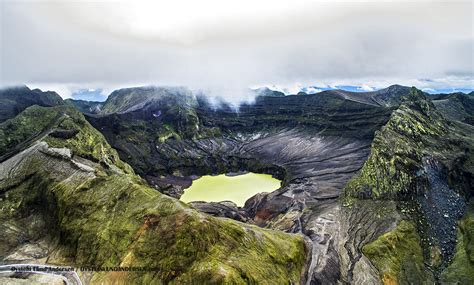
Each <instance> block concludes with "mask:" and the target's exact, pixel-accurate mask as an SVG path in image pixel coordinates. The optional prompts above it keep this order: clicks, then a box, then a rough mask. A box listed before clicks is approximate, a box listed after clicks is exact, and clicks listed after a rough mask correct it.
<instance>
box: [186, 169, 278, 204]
mask: <svg viewBox="0 0 474 285" xmlns="http://www.w3.org/2000/svg"><path fill="white" fill-rule="evenodd" d="M278 188H280V180H278V179H275V178H273V177H272V176H271V175H269V174H257V173H251V172H250V173H246V174H243V175H238V176H226V175H225V174H221V175H216V176H211V175H206V176H203V177H201V178H199V179H196V180H194V181H193V184H192V185H191V187H189V188H187V189H186V190H185V191H184V194H183V195H182V196H181V198H180V200H181V201H183V202H185V203H189V202H194V201H205V202H222V201H232V202H234V203H235V204H237V206H239V207H242V206H243V205H244V204H245V201H247V199H249V198H250V197H252V196H253V195H255V194H257V193H262V192H272V191H274V190H276V189H278Z"/></svg>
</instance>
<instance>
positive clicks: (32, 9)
mask: <svg viewBox="0 0 474 285" xmlns="http://www.w3.org/2000/svg"><path fill="white" fill-rule="evenodd" d="M0 1H2V4H1V8H0V9H1V10H0V13H1V14H0V16H1V38H0V40H1V58H0V60H1V71H0V72H1V73H0V78H1V85H2V86H6V85H14V84H27V85H28V86H31V87H41V88H42V89H52V90H56V91H58V92H59V93H60V95H61V96H63V97H69V96H70V95H71V92H74V91H76V90H78V89H84V88H85V89H90V88H91V89H97V88H101V89H103V91H102V92H103V93H104V94H108V93H109V92H110V91H111V90H113V89H115V88H119V87H125V86H136V85H148V84H153V85H184V86H189V87H190V88H192V89H204V90H206V92H210V93H212V94H215V95H220V96H224V97H226V98H233V99H242V98H244V97H245V96H246V94H245V92H243V91H242V90H245V89H246V88H248V87H254V86H262V85H277V86H280V87H287V88H289V89H290V90H292V88H293V87H295V86H321V87H324V86H336V85H356V86H360V87H361V88H362V89H367V90H370V89H372V88H380V87H386V86H388V85H390V84H395V83H398V84H404V85H416V86H417V87H419V88H427V90H429V89H446V88H448V89H449V88H468V89H472V88H474V81H473V80H474V74H473V72H474V71H473V70H474V63H473V53H474V34H473V29H474V27H473V26H474V24H473V2H472V1H465V2H455V1H446V2H439V1H437V2H431V1H418V2H414V1H397V2H393V1H391V2H383V1H373V2H367V1H366V2H356V1H343V2H337V1H305V0H303V1H295V0H272V1H265V0H259V1H257V0H238V1H233V0H231V1H222V0H220V1H219V0H199V1H182V0H173V1H129V2H120V1H77V0H76V1H60V2H59V1H55V2H54V1H50V2H45V1H5V0H0ZM382 2H383V3H382ZM293 89H294V88H293Z"/></svg>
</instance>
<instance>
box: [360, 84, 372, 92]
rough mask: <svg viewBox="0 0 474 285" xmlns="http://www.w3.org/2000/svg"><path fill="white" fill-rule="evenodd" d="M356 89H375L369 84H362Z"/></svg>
mask: <svg viewBox="0 0 474 285" xmlns="http://www.w3.org/2000/svg"><path fill="white" fill-rule="evenodd" d="M358 89H359V90H362V91H374V90H375V89H374V88H372V87H370V86H369V85H366V84H363V85H362V86H360V87H359V88H358Z"/></svg>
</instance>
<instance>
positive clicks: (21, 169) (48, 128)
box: [0, 106, 305, 284]
mask: <svg viewBox="0 0 474 285" xmlns="http://www.w3.org/2000/svg"><path fill="white" fill-rule="evenodd" d="M50 113H51V114H50ZM35 119H36V120H42V121H44V123H42V124H39V125H38V127H37V128H36V129H35V130H30V129H28V128H23V127H20V128H17V129H15V130H13V131H9V132H8V133H5V129H6V128H7V127H8V126H11V124H14V125H16V124H17V123H18V122H25V121H27V120H29V121H34V120H35ZM0 129H1V130H2V131H3V132H4V133H5V135H6V137H7V139H6V140H7V141H8V140H9V137H10V136H11V137H23V138H26V140H28V139H30V140H31V143H30V144H25V145H24V147H23V148H22V149H17V152H16V153H15V154H14V155H12V156H11V157H9V158H8V159H6V160H5V161H3V162H2V163H1V164H0V196H1V200H2V208H1V211H0V219H1V220H2V228H3V230H2V232H4V234H3V235H2V236H1V238H0V239H1V242H0V243H1V244H2V246H1V247H0V258H1V259H2V260H3V262H8V263H14V262H18V261H34V262H40V263H42V262H47V263H48V264H63V265H74V266H102V267H104V266H135V267H137V266H139V267H147V268H151V271H148V272H109V273H107V272H103V273H95V274H92V275H90V274H89V275H88V274H84V275H83V278H84V279H85V280H86V281H87V282H91V283H103V282H106V283H112V282H117V283H119V284H130V283H141V284H143V283H160V282H163V283H178V284H180V283H183V282H185V283H190V282H197V283H203V282H209V283H223V282H224V283H236V284H238V283H245V282H250V283H255V282H257V283H263V284H265V283H267V284H276V283H288V282H291V283H298V282H300V281H301V280H302V278H303V274H304V272H303V267H304V262H305V246H304V243H303V239H302V237H301V236H296V235H289V234H286V233H282V232H278V231H272V230H265V229H261V228H258V227H255V226H251V225H246V224H242V223H238V222H234V221H232V220H225V219H221V218H214V217H211V216H208V215H205V214H202V213H199V212H197V211H195V210H193V209H191V208H189V207H188V206H186V205H185V204H183V203H181V202H179V201H177V200H175V199H173V198H170V197H167V196H165V195H163V194H160V193H159V192H157V191H156V190H154V189H152V188H150V187H149V186H147V184H146V183H145V182H144V181H143V180H142V179H141V178H139V177H137V176H135V175H134V174H133V171H132V170H131V168H130V167H129V166H128V165H127V164H125V163H123V162H121V160H120V159H119V158H118V156H117V153H116V152H115V151H114V150H113V149H112V148H111V147H110V146H109V144H108V143H107V142H106V141H105V140H104V138H103V137H102V135H101V134H100V133H98V132H97V131H96V130H95V129H94V128H92V126H91V125H89V123H88V122H87V121H85V120H84V118H83V116H82V114H80V113H78V112H77V111H75V110H74V109H71V108H68V107H54V108H45V107H38V106H35V107H31V108H30V109H27V110H25V111H24V112H23V113H21V114H20V115H19V116H17V117H16V118H15V119H14V120H13V121H12V120H11V121H7V122H4V123H2V124H0ZM38 132H40V134H41V135H40V136H38ZM19 134H21V135H19ZM66 134H67V135H66ZM24 140H25V139H24Z"/></svg>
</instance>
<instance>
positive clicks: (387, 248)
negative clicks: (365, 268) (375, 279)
mask: <svg viewBox="0 0 474 285" xmlns="http://www.w3.org/2000/svg"><path fill="white" fill-rule="evenodd" d="M362 252H363V253H364V254H365V256H367V258H369V260H370V262H372V264H373V265H374V266H375V267H376V268H377V270H378V271H379V273H380V278H381V279H382V281H383V283H384V284H404V283H407V282H409V283H415V284H422V283H423V282H427V280H429V275H428V274H427V273H426V272H424V266H423V251H422V249H421V246H420V236H419V235H418V233H417V230H416V228H415V225H414V224H413V223H412V222H409V221H406V220H402V221H400V222H399V223H398V225H397V227H396V228H395V229H394V230H393V231H390V232H387V233H385V234H383V235H382V236H380V237H378V238H377V239H376V240H374V241H373V242H371V243H368V244H366V245H365V246H364V247H363V248H362Z"/></svg>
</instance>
